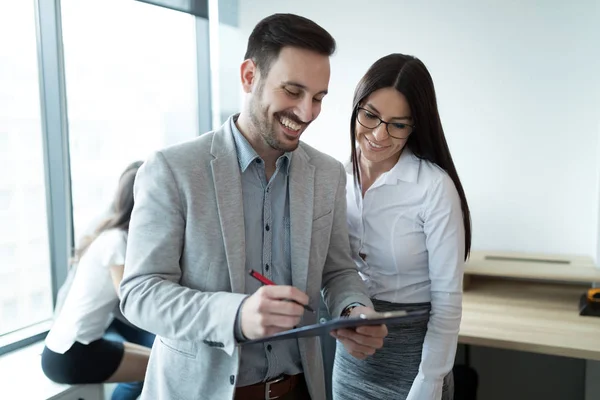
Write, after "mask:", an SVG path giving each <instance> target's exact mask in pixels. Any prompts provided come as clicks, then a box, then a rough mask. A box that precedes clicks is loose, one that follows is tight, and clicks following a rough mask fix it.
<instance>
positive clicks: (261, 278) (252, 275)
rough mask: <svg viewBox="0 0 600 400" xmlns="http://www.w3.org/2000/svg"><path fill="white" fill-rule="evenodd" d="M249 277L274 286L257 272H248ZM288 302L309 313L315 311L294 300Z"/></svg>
mask: <svg viewBox="0 0 600 400" xmlns="http://www.w3.org/2000/svg"><path fill="white" fill-rule="evenodd" d="M250 276H251V277H253V278H254V279H256V280H258V281H260V282H261V283H262V284H264V285H274V284H275V282H273V281H272V280H270V279H268V278H267V277H265V276H264V275H261V274H259V273H258V272H256V271H255V270H253V269H251V270H250ZM288 301H292V302H294V303H296V304H298V305H300V306H302V307H303V308H304V309H305V310H306V311H310V312H311V313H314V312H315V310H313V309H312V308H311V307H310V306H308V305H304V304H300V303H298V302H297V301H296V300H291V299H290V300H288Z"/></svg>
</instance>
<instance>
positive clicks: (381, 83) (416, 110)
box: [350, 54, 471, 259]
mask: <svg viewBox="0 0 600 400" xmlns="http://www.w3.org/2000/svg"><path fill="white" fill-rule="evenodd" d="M388 87H393V88H395V89H396V90H397V91H398V92H400V93H402V94H403V95H404V97H406V100H407V101H408V104H409V105H410V109H411V112H412V118H413V122H414V125H415V129H414V132H413V133H412V134H411V135H410V136H409V138H408V141H407V142H406V146H407V147H408V148H409V149H410V150H411V151H412V152H413V154H414V155H415V156H417V157H419V158H421V159H424V160H427V161H430V162H432V163H435V164H437V165H438V166H439V167H440V168H442V169H443V170H444V171H446V172H447V173H448V175H449V176H450V178H452V181H453V182H454V186H456V190H457V191H458V195H459V196H460V203H461V209H462V213H463V223H464V226H465V259H466V258H467V257H468V256H469V252H470V250H471V214H470V212H469V205H468V204H467V198H466V196H465V191H464V190H463V187H462V184H461V183H460V179H459V178H458V173H457V172H456V168H455V167H454V162H453V161H452V156H451V155H450V149H449V148H448V143H447V142H446V137H445V136H444V130H443V129H442V122H441V120H440V114H439V112H438V107H437V100H436V96H435V89H434V87H433V80H432V79H431V75H430V74H429V71H427V68H426V67H425V65H424V64H423V63H422V62H421V60H419V59H417V58H415V57H412V56H407V55H404V54H390V55H388V56H385V57H383V58H380V59H379V60H377V61H376V62H375V64H373V65H372V66H371V67H370V68H369V70H368V71H367V73H366V74H365V76H363V78H362V79H361V80H360V82H359V83H358V86H357V87H356V90H355V92H354V100H353V102H352V107H353V111H352V119H351V120H350V138H351V145H352V147H351V148H352V166H353V170H354V177H355V179H356V181H357V183H358V184H360V168H359V163H358V153H357V151H356V116H357V115H356V114H357V111H358V107H359V106H361V105H362V102H363V101H364V100H365V99H366V98H367V97H369V96H370V95H371V93H373V92H375V91H376V90H379V89H383V88H388Z"/></svg>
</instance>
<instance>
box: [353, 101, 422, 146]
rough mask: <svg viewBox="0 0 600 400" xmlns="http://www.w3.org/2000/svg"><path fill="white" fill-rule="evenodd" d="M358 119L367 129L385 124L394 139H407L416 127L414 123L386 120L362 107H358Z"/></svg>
mask: <svg viewBox="0 0 600 400" xmlns="http://www.w3.org/2000/svg"><path fill="white" fill-rule="evenodd" d="M357 120H358V123H359V124H361V125H362V126H364V127H365V128H367V129H375V128H377V127H378V126H379V125H381V124H385V128H386V131H387V133H388V135H390V136H391V137H393V138H394V139H402V140H406V139H408V137H409V136H410V134H411V133H412V131H413V130H414V129H415V126H414V125H409V124H405V123H404V122H386V121H384V120H382V119H381V118H379V117H378V116H377V115H375V114H373V113H372V112H371V111H369V110H367V109H365V108H362V107H358V108H357Z"/></svg>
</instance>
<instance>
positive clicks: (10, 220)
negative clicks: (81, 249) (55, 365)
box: [0, 1, 52, 336]
mask: <svg viewBox="0 0 600 400" xmlns="http://www.w3.org/2000/svg"><path fill="white" fill-rule="evenodd" d="M0 37H2V38H10V40H0V170H1V171H2V173H0V336H1V335H3V334H5V333H8V332H12V331H15V330H18V329H20V328H24V327H26V326H29V325H32V324H35V323H38V322H42V321H44V320H47V319H49V318H51V317H52V290H51V279H50V255H49V245H48V243H49V241H48V220H47V215H46V193H45V179H44V155H43V146H42V128H41V118H40V97H39V95H40V89H39V80H38V78H39V75H38V62H37V55H36V54H37V48H36V27H35V12H34V2H33V1H16V2H15V1H12V2H0Z"/></svg>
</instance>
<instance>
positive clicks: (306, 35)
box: [244, 14, 335, 76]
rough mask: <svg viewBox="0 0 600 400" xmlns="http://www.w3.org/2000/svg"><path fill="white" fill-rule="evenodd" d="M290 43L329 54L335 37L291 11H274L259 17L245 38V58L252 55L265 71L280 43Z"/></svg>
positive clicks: (280, 45) (332, 51)
mask: <svg viewBox="0 0 600 400" xmlns="http://www.w3.org/2000/svg"><path fill="white" fill-rule="evenodd" d="M286 46H291V47H296V48H300V49H306V50H312V51H314V52H316V53H319V54H322V55H326V56H331V55H332V54H333V53H334V52H335V39H334V38H333V37H332V36H331V35H330V34H329V32H327V31H326V30H325V29H323V28H322V27H321V26H319V25H317V24H316V23H315V22H313V21H311V20H310V19H308V18H304V17H301V16H299V15H294V14H273V15H271V16H269V17H266V18H265V19H263V20H262V21H260V22H259V23H258V24H257V25H256V26H255V27H254V29H253V30H252V33H251V34H250V37H249V38H248V47H247V49H246V55H245V56H244V59H246V60H247V59H252V60H253V61H254V62H255V63H256V65H257V67H258V70H259V71H260V73H261V74H263V75H265V76H266V75H267V71H268V70H269V68H270V67H271V64H272V63H273V61H275V60H276V59H277V57H279V52H280V51H281V49H282V48H283V47H286Z"/></svg>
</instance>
